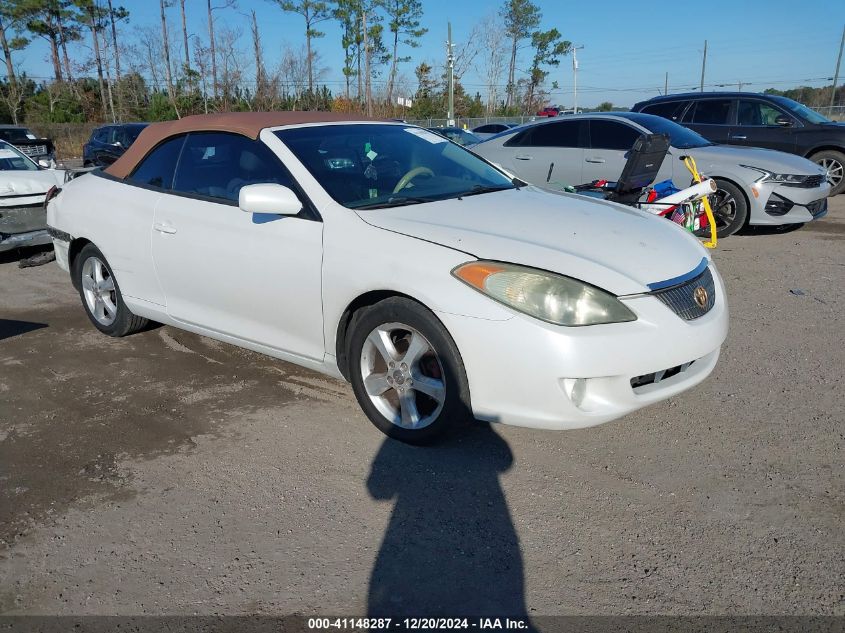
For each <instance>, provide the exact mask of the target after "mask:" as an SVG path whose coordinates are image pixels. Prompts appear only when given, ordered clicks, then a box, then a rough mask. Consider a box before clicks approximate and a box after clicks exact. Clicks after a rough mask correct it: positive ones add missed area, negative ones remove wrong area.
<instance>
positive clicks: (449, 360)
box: [347, 297, 472, 444]
mask: <svg viewBox="0 0 845 633" xmlns="http://www.w3.org/2000/svg"><path fill="white" fill-rule="evenodd" d="M347 358H348V359H349V377H350V381H351V383H352V389H353V391H354V392H355V397H356V398H357V399H358V404H360V405H361V408H362V409H363V410H364V413H365V414H366V415H367V417H368V418H369V419H370V421H371V422H372V423H373V424H374V425H375V426H376V427H377V428H378V429H379V430H380V431H382V433H384V434H385V435H387V436H389V437H392V438H394V439H397V440H399V441H402V442H406V443H408V444H426V443H429V442H431V441H433V440H435V439H436V438H439V437H441V436H443V434H444V433H446V432H447V431H448V430H450V429H452V428H454V427H455V426H456V425H457V424H459V423H461V422H463V421H467V420H470V419H471V418H472V414H471V413H470V406H469V385H468V383H467V378H466V372H465V370H464V365H463V361H462V360H461V356H460V353H459V352H458V348H457V346H456V345H455V342H454V341H453V340H452V337H451V336H450V335H449V332H447V331H446V328H445V327H443V324H442V323H440V321H439V320H438V319H437V317H435V316H434V314H432V313H431V312H430V311H429V310H427V309H426V308H425V307H423V306H421V305H420V304H419V303H416V302H414V301H411V300H410V299H406V298H403V297H392V298H390V299H385V300H384V301H380V302H379V303H377V304H375V305H372V306H369V307H366V308H362V309H361V310H359V311H358V312H356V313H355V315H354V316H353V317H352V322H351V323H350V324H349V335H348V337H347Z"/></svg>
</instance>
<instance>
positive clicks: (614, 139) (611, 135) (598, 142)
mask: <svg viewBox="0 0 845 633" xmlns="http://www.w3.org/2000/svg"><path fill="white" fill-rule="evenodd" d="M640 136H642V133H641V132H640V131H638V130H636V129H634V128H632V127H631V126H629V125H625V124H624V123H617V122H616V121H606V120H595V121H590V147H591V148H592V149H614V150H620V151H624V152H627V151H628V150H629V149H631V148H632V147H633V146H634V143H635V142H636V141H637V139H638V138H639V137H640Z"/></svg>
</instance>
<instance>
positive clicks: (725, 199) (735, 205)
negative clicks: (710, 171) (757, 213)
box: [713, 178, 748, 238]
mask: <svg viewBox="0 0 845 633" xmlns="http://www.w3.org/2000/svg"><path fill="white" fill-rule="evenodd" d="M715 180H716V193H715V194H713V199H715V204H713V216H714V218H715V220H716V235H717V236H718V237H720V238H723V237H728V236H729V235H733V234H734V233H736V232H737V231H739V230H740V229H741V228H742V227H743V226H745V222H746V221H747V220H748V202H747V201H746V200H745V195H743V193H742V190H741V189H740V188H739V187H737V186H736V185H735V184H733V183H732V182H728V181H727V180H720V179H718V178H716V179H715Z"/></svg>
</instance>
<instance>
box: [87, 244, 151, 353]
mask: <svg viewBox="0 0 845 633" xmlns="http://www.w3.org/2000/svg"><path fill="white" fill-rule="evenodd" d="M73 281H74V284H75V285H76V287H77V288H78V290H79V297H80V299H82V306H83V307H84V308H85V313H86V314H87V315H88V318H89V319H90V320H91V323H93V324H94V327H96V328H97V329H98V330H100V332H102V333H103V334H108V335H109V336H115V337H120V336H126V335H127V334H132V333H133V332H137V331H138V330H140V329H142V328H143V327H144V326H146V325H147V319H145V318H143V317H139V316H136V315H134V314H132V312H130V311H129V308H127V307H126V304H125V303H124V302H123V296H122V295H121V294H120V286H119V285H118V283H117V279H116V278H115V276H114V273H113V272H112V269H111V266H109V264H108V262H107V261H106V258H105V257H104V256H103V254H102V253H101V252H100V249H98V248H97V247H96V246H94V245H93V244H88V245H86V246H85V247H84V248H83V249H82V251H81V252H80V253H79V255H78V256H77V257H76V259H75V260H74V262H73Z"/></svg>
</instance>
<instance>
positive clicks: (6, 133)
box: [0, 127, 38, 143]
mask: <svg viewBox="0 0 845 633" xmlns="http://www.w3.org/2000/svg"><path fill="white" fill-rule="evenodd" d="M37 138H38V137H37V136H35V134H33V133H32V131H30V129H29V128H25V127H7V128H3V129H0V139H2V140H4V141H7V142H9V143H21V142H26V141H34V140H35V139H37Z"/></svg>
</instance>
